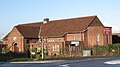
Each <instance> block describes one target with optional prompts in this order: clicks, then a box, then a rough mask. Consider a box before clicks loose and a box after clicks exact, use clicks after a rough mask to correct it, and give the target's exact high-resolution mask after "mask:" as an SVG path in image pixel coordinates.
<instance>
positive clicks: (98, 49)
mask: <svg viewBox="0 0 120 67" xmlns="http://www.w3.org/2000/svg"><path fill="white" fill-rule="evenodd" d="M92 52H93V55H94V56H114V55H119V54H120V44H108V45H103V46H100V45H95V46H94V47H93V48H92Z"/></svg>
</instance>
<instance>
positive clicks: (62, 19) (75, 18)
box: [49, 15, 97, 22]
mask: <svg viewBox="0 0 120 67" xmlns="http://www.w3.org/2000/svg"><path fill="white" fill-rule="evenodd" d="M90 17H97V15H93V16H81V17H76V18H66V19H58V20H50V21H49V22H54V21H63V20H73V19H80V18H90Z"/></svg>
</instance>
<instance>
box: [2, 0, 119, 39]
mask: <svg viewBox="0 0 120 67" xmlns="http://www.w3.org/2000/svg"><path fill="white" fill-rule="evenodd" d="M93 15H97V16H98V18H99V19H100V20H101V22H102V23H103V24H104V26H111V27H112V32H113V33H119V32H120V0H0V39H2V38H3V37H4V36H5V35H6V34H7V33H9V32H10V31H11V30H12V28H13V27H14V26H15V25H18V24H25V23H31V22H38V21H43V19H44V18H49V19H50V20H57V19H66V18H75V17H82V16H93Z"/></svg>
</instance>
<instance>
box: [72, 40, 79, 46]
mask: <svg viewBox="0 0 120 67" xmlns="http://www.w3.org/2000/svg"><path fill="white" fill-rule="evenodd" d="M71 44H75V46H79V41H71Z"/></svg>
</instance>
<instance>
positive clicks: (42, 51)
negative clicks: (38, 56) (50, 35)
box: [41, 37, 44, 59]
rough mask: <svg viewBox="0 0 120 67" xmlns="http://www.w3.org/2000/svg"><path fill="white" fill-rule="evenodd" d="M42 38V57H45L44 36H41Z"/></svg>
mask: <svg viewBox="0 0 120 67" xmlns="http://www.w3.org/2000/svg"><path fill="white" fill-rule="evenodd" d="M41 39H42V59H44V40H43V37H41Z"/></svg>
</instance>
